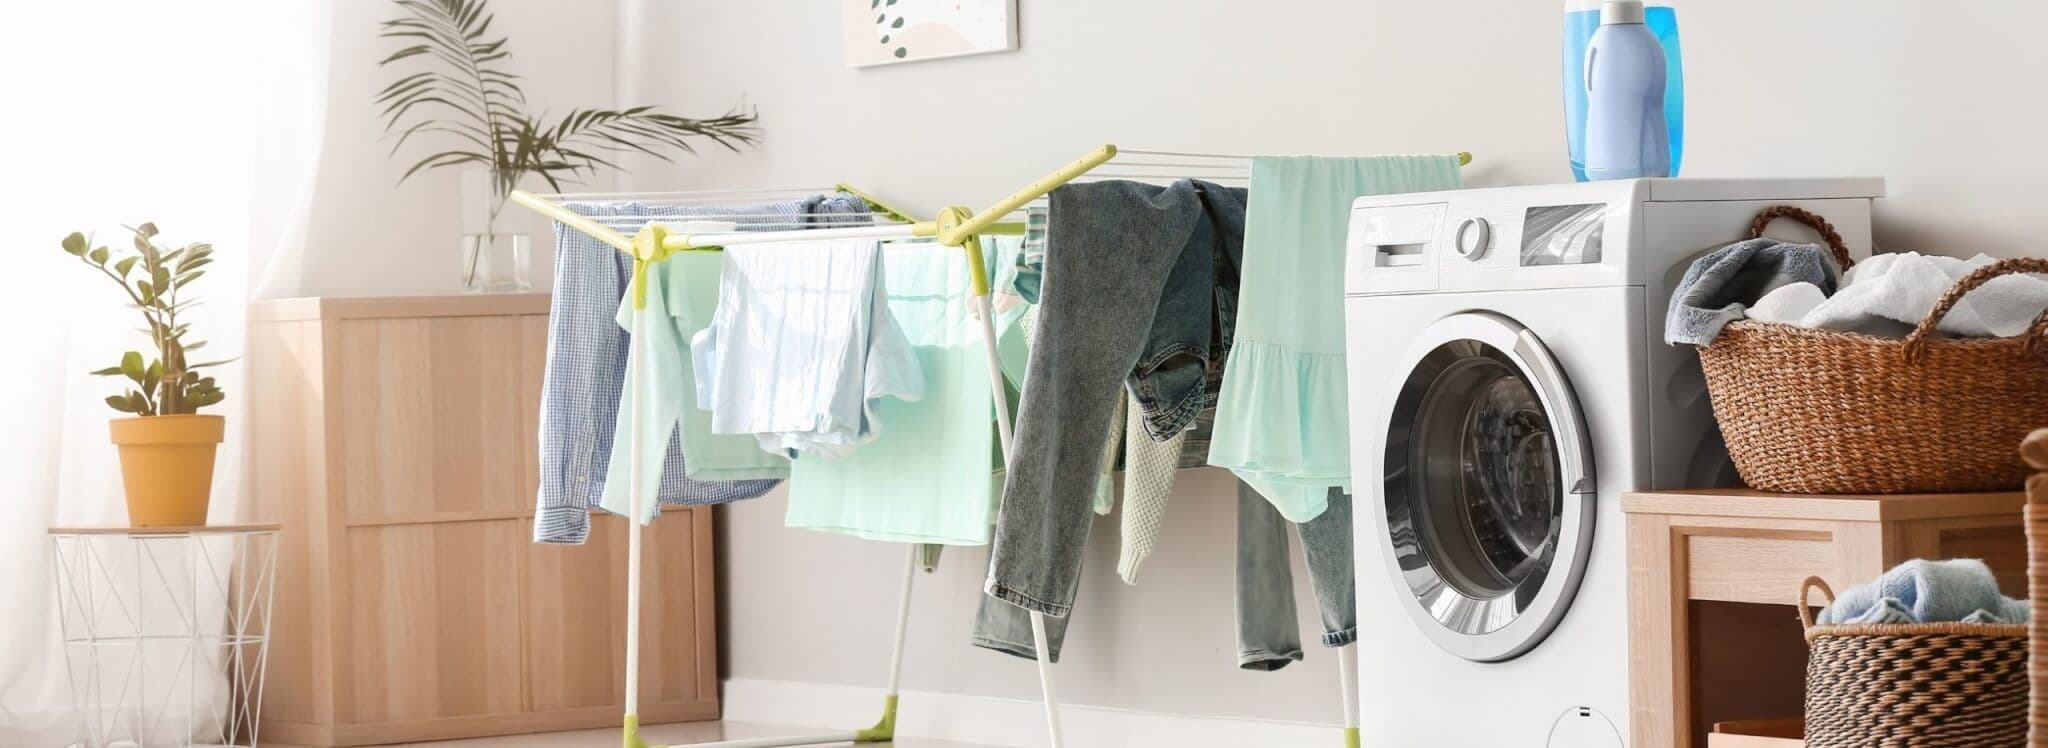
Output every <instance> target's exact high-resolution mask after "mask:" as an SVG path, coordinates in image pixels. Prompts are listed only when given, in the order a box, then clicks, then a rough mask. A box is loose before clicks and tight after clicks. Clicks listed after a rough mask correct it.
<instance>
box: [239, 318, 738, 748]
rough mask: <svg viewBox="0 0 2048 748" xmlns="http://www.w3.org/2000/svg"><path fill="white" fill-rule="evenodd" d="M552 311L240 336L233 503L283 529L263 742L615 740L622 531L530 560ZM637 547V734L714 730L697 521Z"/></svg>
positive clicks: (706, 594) (705, 568)
mask: <svg viewBox="0 0 2048 748" xmlns="http://www.w3.org/2000/svg"><path fill="white" fill-rule="evenodd" d="M547 307H548V299H547V296H546V295H544V294H513V295H474V296H445V297H444V296H436V297H392V298H369V299H333V298H322V299H287V300H280V301H270V302H261V303H258V304H256V305H255V306H254V308H253V309H252V311H251V316H250V327H249V341H248V354H247V355H248V366H249V372H250V384H249V390H250V391H249V393H248V395H247V396H248V397H249V398H250V401H249V403H250V405H249V410H248V412H249V416H248V421H249V423H248V424H247V428H248V429H250V431H249V436H250V438H251V444H252V449H251V451H250V453H249V454H250V458H249V462H248V464H247V465H246V480H245V486H246V487H247V493H248V495H249V496H250V499H251V501H250V503H251V504H253V505H254V507H255V512H256V517H257V518H260V519H266V520H271V521H277V522H281V523H283V525H284V531H283V534H282V536H281V538H280V541H279V558H278V568H277V572H276V573H277V575H278V578H277V602H276V608H275V611H274V613H273V616H274V617H273V623H272V626H271V630H272V632H273V636H274V638H273V641H272V645H271V655H270V657H271V662H270V666H269V676H268V680H267V684H266V688H265V692H264V697H263V709H262V715H263V716H262V719H263V727H262V736H263V737H264V739H265V740H264V742H265V743H266V744H267V743H271V742H273V741H274V742H279V743H289V744H298V745H316V746H350V745H373V744H380V743H390V742H400V741H412V740H431V739H446V738H456V737H470V736H479V735H495V734H510V733H523V732H537V731H545V730H563V729H573V728H583V727H601V726H607V725H615V724H618V722H619V719H620V715H621V711H622V710H621V708H620V706H621V702H622V700H623V698H624V694H623V688H622V684H621V683H620V679H621V678H622V677H623V672H622V670H623V662H622V661H621V660H622V658H623V657H624V656H625V643H624V629H625V587H624V585H625V580H624V577H625V569H626V558H625V555H626V541H625V532H624V530H625V526H624V523H623V521H621V520H617V519H614V518H593V523H592V524H593V527H592V531H591V535H590V540H589V542H588V543H586V544H585V545H582V546H574V547H571V546H551V545H536V544H534V543H533V542H532V537H533V505H534V494H535V492H536V490H537V487H538V483H539V465H538V456H537V449H536V444H535V438H536V436H535V435H536V434H537V433H538V432H539V414H538V410H539V403H540V388H541V376H542V368H543V362H544V357H545V355H546V348H547ZM650 529H651V530H652V531H651V532H650V533H649V534H648V539H649V541H648V546H647V552H648V557H647V567H646V570H647V572H648V575H647V579H646V592H647V597H646V598H645V606H644V608H643V610H642V613H643V619H642V621H643V624H642V625H643V632H644V636H645V637H646V640H645V646H643V648H642V652H641V655H642V657H641V670H640V672H641V678H642V681H641V698H642V701H643V703H642V704H641V709H640V714H641V720H642V721H643V722H647V723H654V722H669V721H682V720H692V719H715V718H716V717H717V715H718V700H717V690H716V689H717V683H716V680H715V673H716V660H715V657H716V653H715V638H714V637H715V633H714V618H713V615H714V610H713V604H714V591H713V576H712V548H711V514H710V511H709V510H708V509H701V508H700V509H695V510H689V511H669V512H665V513H664V514H663V516H662V519H661V520H660V521H658V522H657V523H655V525H654V527H652V528H650Z"/></svg>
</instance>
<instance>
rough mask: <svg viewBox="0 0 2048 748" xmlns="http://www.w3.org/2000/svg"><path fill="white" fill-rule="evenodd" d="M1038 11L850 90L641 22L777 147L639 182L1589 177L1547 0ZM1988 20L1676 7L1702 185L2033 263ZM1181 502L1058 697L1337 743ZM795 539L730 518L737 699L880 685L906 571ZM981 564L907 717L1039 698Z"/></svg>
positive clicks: (2018, 32) (1322, 711) (869, 553)
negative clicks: (1307, 155) (1849, 195)
mask: <svg viewBox="0 0 2048 748" xmlns="http://www.w3.org/2000/svg"><path fill="white" fill-rule="evenodd" d="M1020 1H1021V4H1022V6H1023V8H1022V11H1021V13H1022V15H1021V18H1022V38H1023V47H1022V49H1021V50H1020V51H1019V52H1016V53H1012V54H1002V55H991V56H983V57H972V58H962V59H957V60H952V61H944V62H932V63H920V64H911V65H902V66H895V67H886V68H879V69H868V70H853V69H848V68H846V67H844V66H843V65H842V64H841V57H840V54H841V52H840V45H839V33H838V23H839V8H838V6H837V4H836V3H827V2H818V1H817V0H754V1H750V2H713V1H712V0H689V1H682V0H673V1H663V0H649V4H650V7H649V8H648V10H647V15H646V18H645V20H644V22H643V23H642V24H641V28H642V29H643V32H642V33H644V34H646V35H647V39H646V40H643V41H645V43H646V51H645V53H644V54H643V55H641V56H640V57H639V59H638V60H637V62H638V64H639V67H638V69H637V75H638V77H639V78H640V80H641V81H642V84H641V85H642V87H643V88H642V95H643V97H644V98H645V99H646V100H648V101H649V102H652V103H661V104H665V105H670V106H675V107H678V108H681V109H683V110H685V111H692V110H697V111H703V110H710V109H716V108H720V107H722V106H724V105H725V104H727V103H729V102H731V101H734V100H736V99H738V98H740V97H745V98H746V99H747V100H748V101H750V102H752V103H754V104H756V105H758V106H759V109H760V113H761V116H762V119H763V123H764V125H765V129H766V143H765V145H763V146H762V147H761V148H759V149H757V150H755V151H753V152H751V153H748V154H745V155H740V156H732V155H724V154H711V155H708V156H706V157H704V158H701V159H697V160H692V161H686V162H683V163H682V164H681V165H679V166H675V167H668V168H660V169H645V170H643V171H642V172H641V174H640V176H639V177H638V178H637V179H635V180H634V181H633V182H632V183H633V184H635V185H637V186H644V187H649V188H656V187H659V188H682V187H693V186H724V187H738V186H772V187H784V186H801V185H822V184H830V183H833V182H836V181H841V180H845V181H850V182H853V183H855V184H859V185H862V186H864V187H866V188H867V189H869V190H872V191H874V192H876V193H877V194H879V195H882V196H885V197H889V198H892V199H894V200H897V201H901V202H902V203H903V205H904V206H905V207H908V208H911V209H913V210H915V211H919V212H924V213H929V212H931V211H933V210H935V209H936V208H938V207H940V206H943V205H946V204H950V203H964V204H967V205H980V204H983V203H985V202H986V201H988V200H990V199H993V198H995V197H999V196H1001V195H1002V194H1005V193H1007V192H1008V191H1009V190H1011V189H1013V188H1014V187H1015V186H1017V185H1020V184H1023V183H1024V182H1026V181H1028V180H1030V179H1031V178H1034V177H1037V176H1039V175H1040V174H1041V173H1043V172H1045V171H1048V170H1049V169H1050V168H1051V167H1053V166H1055V165H1058V164H1061V163H1064V162H1066V161H1068V160H1070V159H1071V158H1073V157H1075V156H1077V155H1079V154H1080V153H1081V152H1083V151H1084V150H1086V149H1087V148H1089V147H1091V146H1093V145H1096V144H1100V143H1104V142H1115V143H1118V144H1122V145H1126V146H1131V147H1150V148H1172V149H1190V150H1204V151H1215V152H1262V153H1284V152H1319V153H1378V152H1397V151H1434V152H1443V151H1455V150H1469V151H1472V152H1474V153H1476V154H1477V156H1478V162H1477V164H1475V166H1474V167H1473V168H1471V169H1469V170H1468V172H1467V178H1468V181H1471V182H1474V183H1482V184H1511V183H1539V182H1549V181H1560V180H1565V179H1569V178H1570V177H1569V173H1568V171H1567V170H1566V166H1565V159H1564V156H1563V130H1562V126H1561V124H1560V113H1559V109H1560V107H1559V82H1558V68H1559V64H1558V55H1559V52H1558V38H1559V35H1560V29H1561V17H1560V15H1559V12H1560V5H1561V3H1558V2H1556V0H1465V1H1461V2H1437V1H1424V2H1417V1H1416V0H1402V1H1398V2H1397V1H1395V0H1369V1H1367V2H1334V1H1328V2H1298V1H1296V2H1268V3H1244V2H1222V1H1221V0H1178V1H1175V2H1159V1H1154V2H1138V1H1137V0H1089V1H1086V2H1084V1H1083V0H1020ZM1970 5H1971V6H1972V9H1975V10H1980V12H1974V13H1957V12H1953V10H1949V9H1952V8H1955V7H1956V6H1955V5H1954V4H1951V3H1934V2H1907V1H1906V0H1862V1H1852V0H1804V1H1802V2H1796V3H1793V2H1782V1H1780V0H1713V2H1688V3H1684V4H1682V5H1681V11H1680V13H1681V22H1682V25H1683V27H1684V28H1683V34H1684V39H1685V43H1686V45H1687V46H1686V49H1685V53H1686V63H1687V64H1686V71H1687V78H1688V80H1687V85H1688V93H1689V98H1688V102H1687V104H1688V108H1689V112H1688V116H1689V120H1688V123H1687V125H1688V128H1689V130H1690V132H1689V134H1688V141H1687V155H1686V170H1685V174H1686V175H1687V176H1793V175H1869V174H1874V175H1881V176H1884V177H1887V178H1889V179H1890V192H1891V198H1890V199H1888V200H1885V201H1883V202H1882V203H1881V204H1880V208H1879V218H1878V220H1879V225H1878V239H1879V242H1880V244H1881V245H1882V246H1884V247H1885V248H1888V249H1894V250H1898V249H1920V250H1924V251H1940V252H1946V253H1952V254H1955V253H1963V254H1967V253H1974V252H1976V251H1979V250H1982V251H1986V252H1990V253H1993V254H1999V255H2020V254H2041V253H2042V252H2041V250H2040V249H2038V244H2037V242H2038V238H2037V237H2038V236H2040V235H2041V234H2042V233H2043V231H2044V229H2048V211H2041V210H2039V209H2037V203H2038V200H2039V198H2040V196H2041V195H2043V194H2048V190H2044V189H2043V188H2044V187H2048V147H2044V146H2042V145H2040V144H2039V142H2038V138H2039V131H2040V123H2041V122H2042V121H2043V120H2044V115H2048V97H2044V95H2043V94H2042V92H2041V89H2040V87H2039V85H2038V81H2036V80H2035V79H2036V78H2038V77H2039V75H2040V74H2041V73H2042V72H2043V71H2048V49H2044V48H2043V47H2041V46H2040V45H2038V44H2036V43H2035V40H2034V39H2032V38H2031V34H2032V30H2033V29H2036V28H2039V27H2041V26H2042V25H2043V24H2044V23H2048V7H2044V6H2040V5H2036V4H2022V3H2009V2H2001V3H1983V4H1981V5H1980V4H1977V3H1972V4H1970ZM1992 8H1996V9H1997V10H1996V12H1991V9H1992ZM561 15H562V16H564V17H566V16H568V15H569V14H568V13H562V14H561ZM1183 481H1184V487H1183V488H1182V489H1181V490H1179V491H1177V492H1176V495H1175V496H1174V497H1173V502H1174V503H1173V505H1172V510H1171V513H1170V516H1169V520H1168V527H1167V533H1166V544H1165V548H1164V549H1163V550H1161V551H1160V552H1159V554H1158V555H1157V556H1155V558H1154V559H1153V560H1152V562H1151V565H1150V566H1149V567H1148V570H1147V572H1146V578H1145V580H1144V584H1143V586H1140V587H1137V588H1126V587H1123V586H1122V585H1121V583H1119V582H1117V581H1115V579H1114V576H1113V566H1114V563H1113V559H1114V549H1113V545H1112V544H1113V542H1114V534H1115V533H1114V529H1115V528H1114V526H1113V525H1111V524H1110V523H1106V522H1098V523H1097V531H1096V535H1095V538H1094V540H1095V541H1096V542H1095V544H1094V547H1092V548H1091V552H1090V557H1089V573H1088V577H1087V580H1086V582H1085V583H1084V588H1083V591H1082V596H1081V600H1080V603H1079V608H1078V611H1077V613H1076V623H1075V625H1076V632H1075V636H1074V638H1073V642H1072V645H1071V646H1072V649H1071V650H1070V657H1071V658H1072V659H1071V661H1070V662H1068V663H1067V664H1065V665H1063V666H1062V667H1061V668H1060V671H1059V672H1060V674H1061V676H1062V677H1063V682H1062V684H1061V685H1062V687H1063V688H1064V689H1065V690H1064V693H1065V695H1066V696H1067V697H1068V699H1069V700H1070V701H1073V702H1076V703H1089V704H1099V705H1108V706H1118V707H1129V708H1136V709H1146V710H1159V711H1170V712H1187V713H1208V714H1221V715H1241V716H1257V717H1265V718H1275V719H1299V720H1318V721H1329V722H1334V721H1335V720H1336V715H1337V714H1338V712H1337V704H1338V698H1337V695H1336V684H1335V674H1334V669H1333V665H1332V658H1331V657H1330V656H1329V655H1328V654H1327V653H1325V652H1322V651H1315V652H1312V653H1311V658H1312V659H1311V661H1310V662H1309V663H1307V664H1306V665H1303V666H1297V667H1295V668H1291V669H1289V670H1287V671H1283V672H1280V673H1275V674H1256V673H1239V672H1237V671H1235V670H1234V669H1233V666H1232V665H1233V658H1232V655H1231V653H1232V646H1231V641H1232V632H1231V628H1230V605H1231V603H1230V594H1231V592H1230V590H1231V588H1230V570H1231V566H1230V564H1231V553H1232V551H1231V548H1232V545H1231V533H1232V529H1231V528H1232V526H1233V519H1232V516H1233V515H1232V513H1231V504H1230V502H1231V500H1232V497H1231V494H1230V489H1229V486H1230V483H1229V481H1228V479H1227V477H1225V476H1223V475H1221V474H1219V473H1217V471H1212V470H1204V471H1195V472H1190V473H1185V474H1184V477H1183ZM782 510H783V504H782V502H781V500H780V499H779V498H773V497H771V498H769V499H767V500H763V501H759V502H754V503H749V504H743V505H739V506H735V507H732V508H730V509H729V510H727V511H725V512H724V513H723V520H724V530H723V535H722V537H721V548H722V555H723V558H722V562H723V564H724V565H723V567H722V570H723V574H724V575H725V577H724V579H725V589H726V595H727V597H726V599H725V608H724V616H725V623H726V625H725V627H724V634H725V637H726V639H725V650H726V660H725V662H726V667H727V669H728V671H729V674H730V675H731V676H734V677H741V678H762V679H772V680H799V681H818V682H828V683H847V684H876V683H878V682H879V680H880V679H881V677H882V674H883V670H882V668H883V667H884V661H885V658H886V650H885V649H884V647H885V642H886V641H887V637H888V634H889V625H890V620H889V619H890V604H891V596H892V595H893V585H894V581H893V580H895V579H896V574H897V573H898V570H899V569H900V563H901V555H900V552H899V550H898V549H897V548H895V547H893V546H882V545H877V544H870V543H862V542H858V541H852V540H845V539H840V538H835V537H831V536H826V535H819V534H812V533H803V532H799V531H794V530H787V529H784V528H782V527H781V512H782ZM961 562H965V563H961ZM981 562H982V556H981V554H970V553H960V554H956V555H955V556H952V557H949V560H948V564H947V566H946V568H945V569H944V570H943V571H941V573H940V575H939V577H938V579H937V581H936V583H932V584H923V583H921V586H920V588H919V589H920V595H921V597H920V599H919V601H918V607H917V616H918V617H917V619H916V620H917V624H916V626H914V627H913V629H912V635H913V638H914V641H915V642H916V643H917V648H915V649H913V650H912V652H911V655H910V658H909V665H908V671H907V674H906V680H905V683H906V687H907V688H911V689H917V690H937V691H954V692H962V693H973V694H990V695H999V696H1009V697H1016V698H1031V697H1033V696H1034V695H1035V687H1034V685H1033V681H1032V674H1031V671H1030V668H1029V667H1028V666H1027V665H1025V664H1024V663H1021V662H1014V661H1010V660H1007V659H1005V658H1002V657H1001V656H998V655H993V654H987V653H983V652H980V651H978V650H973V649H971V648H969V647H968V646H967V645H966V644H965V643H964V640H965V636H966V633H965V631H966V626H967V622H968V618H969V617H970V615H971V611H972V604H973V600H974V595H976V594H978V593H977V591H976V588H977V586H978V581H979V579H980V576H981V575H980V564H981ZM1302 594H1303V595H1304V599H1306V598H1305V595H1306V591H1305V590H1303V591H1302ZM1367 604H1370V601H1367ZM1311 620H1312V619H1311ZM1365 667H1366V668H1367V669H1368V670H1370V668H1371V667H1372V665H1371V663H1366V664H1365ZM1368 677H1370V676H1368Z"/></svg>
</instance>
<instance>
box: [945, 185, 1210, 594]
mask: <svg viewBox="0 0 2048 748" xmlns="http://www.w3.org/2000/svg"><path fill="white" fill-rule="evenodd" d="M1051 211H1052V225H1051V226H1050V227H1049V231H1050V232H1051V233H1050V236H1049V241H1050V246H1049V248H1048V250H1049V251H1048V253H1047V255H1046V266H1045V288H1044V291H1043V294H1042V295H1041V297H1040V300H1041V302H1042V303H1041V304H1040V305H1039V311H1038V331H1037V334H1036V335H1035V336H1034V337H1035V342H1034V344H1033V346H1032V348H1031V364H1030V368H1029V373H1028V374H1027V375H1026V376H1027V379H1026V381H1025V386H1024V401H1023V404H1022V405H1021V406H1020V407H1019V408H1018V413H1017V430H1016V439H1015V442H1014V448H1013V450H1012V451H1011V454H1010V455H1009V471H1008V480H1007V481H1006V483H1005V485H1004V486H1003V503H1002V507H1001V509H1000V510H999V517H998V520H997V522H996V532H995V547H994V549H993V551H992V557H993V558H992V561H991V562H990V567H989V577H988V582H987V585H986V588H985V589H986V590H987V592H988V594H990V595H993V596H996V597H998V598H1000V599H1002V600H1003V601H1004V602H1007V603H1010V604H1012V605H1017V606H1020V607H1024V608H1028V609H1030V610H1035V611H1038V612H1041V613H1045V614H1047V615H1053V616H1064V615H1066V614H1067V612H1068V611H1069V610H1071V609H1072V605H1073V591H1074V588H1075V585H1076V583H1077V582H1078V581H1079V579H1080V568H1081V556H1082V551H1083V550H1084V546H1085V544H1086V543H1087V540H1088V528H1089V525H1090V523H1092V522H1093V521H1094V514H1093V512H1091V511H1090V510H1089V504H1090V503H1091V501H1092V499H1093V496H1094V490H1093V489H1094V487H1095V483H1096V480H1097V477H1098V476H1099V475H1100V473H1101V467H1102V452H1103V444H1104V443H1105V442H1107V441H1108V440H1109V438H1110V433H1111V428H1112V426H1114V425H1117V424H1113V423H1112V420H1113V416H1114V413H1115V412H1116V403H1117V401H1118V399H1119V398H1121V397H1122V388H1121V387H1119V386H1118V385H1120V384H1122V383H1123V382H1124V380H1125V379H1126V378H1127V377H1129V376H1130V375H1131V373H1132V371H1133V370H1134V369H1135V368H1136V367H1137V365H1138V360H1139V356H1140V351H1141V349H1142V348H1143V347H1144V346H1145V343H1146V339H1147V337H1148V334H1149V331H1150V330H1151V328H1152V326H1153V318H1154V315H1155V313H1156V312H1157V306H1158V303H1159V299H1160V295H1161V293H1162V291H1163V290H1164V288H1165V286H1166V282H1167V277H1168V275H1169V273H1170V271H1171V270H1172V269H1173V267H1174V266H1175V265H1176V264H1177V263H1178V262H1179V260H1180V258H1181V254H1182V252H1183V250H1185V249H1186V247H1187V237H1188V236H1189V235H1190V234H1192V233H1193V231H1194V228H1195V225H1196V222H1197V221H1198V220H1199V219H1200V216H1201V211H1202V206H1201V201H1200V200H1199V199H1198V198H1197V197H1196V195H1195V192H1194V188H1193V186H1192V185H1191V184H1189V183H1185V182H1182V183H1177V184H1175V185H1173V186H1171V187H1166V188H1161V187H1158V186H1156V185H1146V184H1139V183H1135V182H1123V181H1109V182H1089V183H1080V184H1069V185H1066V186H1063V187H1060V188H1059V189H1057V190H1054V191H1053V192H1052V194H1051ZM1197 384H1199V380H1197Z"/></svg>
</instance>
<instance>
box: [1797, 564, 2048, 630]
mask: <svg viewBox="0 0 2048 748" xmlns="http://www.w3.org/2000/svg"><path fill="white" fill-rule="evenodd" d="M2031 618H2032V615H2031V612H2030V610H2029V608H2028V604H2027V601H2025V600H2014V599H2012V598H2009V597H2006V596H2005V594H2004V593H2001V592H1999V591H1998V580H1997V579H1994V578H1993V577H1992V576H1991V567H1989V566H1985V565H1984V562H1983V561H1980V560H1977V559H1974V558H1959V559H1953V560H1949V561H1928V560H1926V559H1917V558H1916V559H1913V560H1911V561H1907V562H1905V563H1903V564H1899V565H1898V566H1894V567H1892V569H1891V571H1887V572H1885V573H1884V575H1883V576H1880V577H1878V578H1877V580H1876V581H1872V582H1865V583H1863V584H1859V585H1856V586H1854V587H1850V588H1849V589H1848V590H1847V591H1844V592H1843V593H1842V594H1841V596H1839V597H1836V598H1835V601H1834V603H1832V604H1830V605H1828V607H1827V608H1825V609H1823V610H1822V611H1821V612H1820V619H1819V620H1820V622H1821V623H1935V622H1938V621H1961V622H1964V623H2026V622H2027V621H2028V620H2030V619H2031Z"/></svg>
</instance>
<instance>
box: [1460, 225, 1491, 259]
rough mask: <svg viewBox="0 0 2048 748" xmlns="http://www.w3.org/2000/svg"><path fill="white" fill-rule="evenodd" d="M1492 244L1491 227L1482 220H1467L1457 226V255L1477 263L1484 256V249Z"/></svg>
mask: <svg viewBox="0 0 2048 748" xmlns="http://www.w3.org/2000/svg"><path fill="white" fill-rule="evenodd" d="M1491 244H1493V227H1492V226H1491V225H1488V224H1487V223H1486V219H1484V218H1467V219H1465V222H1464V223H1460V224H1458V236H1457V242H1456V246H1457V248H1458V255H1459V256H1461V257H1464V258H1465V259H1467V260H1471V261H1473V262H1478V261H1479V259H1480V258H1482V257H1485V256H1486V249H1487V247H1488V246H1489V245H1491Z"/></svg>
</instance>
